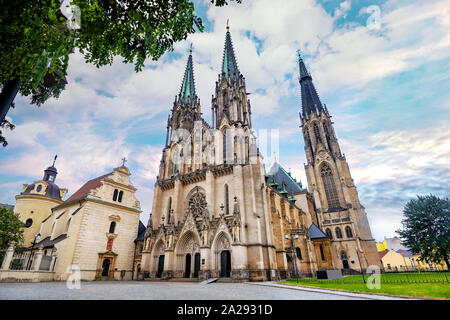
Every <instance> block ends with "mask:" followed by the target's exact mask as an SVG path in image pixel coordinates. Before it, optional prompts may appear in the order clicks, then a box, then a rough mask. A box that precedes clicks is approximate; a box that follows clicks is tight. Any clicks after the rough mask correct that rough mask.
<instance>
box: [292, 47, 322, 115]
mask: <svg viewBox="0 0 450 320" xmlns="http://www.w3.org/2000/svg"><path fill="white" fill-rule="evenodd" d="M297 55H298V66H299V72H300V77H299V80H300V87H301V92H302V113H303V117H305V116H306V115H307V114H310V113H313V112H316V111H319V112H321V111H323V110H324V108H323V106H322V102H320V99H319V95H318V94H317V92H316V89H315V88H314V84H313V82H312V77H311V74H310V73H309V72H308V69H306V66H305V62H304V61H303V58H302V56H301V54H300V50H297Z"/></svg>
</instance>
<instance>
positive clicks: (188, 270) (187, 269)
mask: <svg viewBox="0 0 450 320" xmlns="http://www.w3.org/2000/svg"><path fill="white" fill-rule="evenodd" d="M184 270H185V271H184V277H185V278H190V277H191V254H190V253H188V254H186V264H185V269H184Z"/></svg>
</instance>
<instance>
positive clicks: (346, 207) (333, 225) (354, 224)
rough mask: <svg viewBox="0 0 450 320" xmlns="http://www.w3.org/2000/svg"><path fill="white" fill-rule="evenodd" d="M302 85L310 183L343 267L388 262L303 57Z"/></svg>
mask: <svg viewBox="0 0 450 320" xmlns="http://www.w3.org/2000/svg"><path fill="white" fill-rule="evenodd" d="M299 67H300V86H301V88H302V113H301V114H300V120H301V124H302V125H301V127H302V130H303V137H304V141H305V153H306V159H307V164H306V165H305V171H306V177H307V180H308V189H309V192H310V193H312V195H313V198H314V205H315V208H316V212H317V216H318V220H319V226H320V227H321V228H322V229H323V230H324V231H325V232H326V233H327V235H328V236H329V237H330V238H331V239H332V246H333V251H334V252H335V253H336V254H335V255H334V258H335V261H334V262H335V265H336V266H337V267H338V268H343V269H347V268H351V269H359V262H360V263H361V265H362V268H363V269H366V268H367V267H368V266H369V265H377V266H379V267H382V264H381V262H380V258H379V257H378V254H377V249H376V244H375V239H373V237H372V233H371V230H370V226H369V222H368V219H367V214H366V212H365V210H364V207H363V206H362V205H361V203H360V201H359V197H358V192H357V190H356V186H355V184H354V181H353V179H352V177H351V174H350V169H349V166H348V163H347V160H346V158H345V155H343V154H342V153H341V150H340V146H339V143H338V140H337V137H336V134H335V131H334V128H333V123H332V121H331V116H330V114H329V112H328V109H327V107H326V106H325V105H322V103H321V101H320V99H319V97H318V95H317V92H316V90H315V88H314V85H313V83H312V78H311V75H310V74H309V72H308V71H307V69H306V67H305V64H304V62H303V59H302V58H301V57H299Z"/></svg>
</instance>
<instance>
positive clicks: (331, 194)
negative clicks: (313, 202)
mask: <svg viewBox="0 0 450 320" xmlns="http://www.w3.org/2000/svg"><path fill="white" fill-rule="evenodd" d="M320 173H321V175H322V182H323V187H324V189H325V195H326V197H327V202H328V208H329V209H330V208H337V207H339V197H338V194H337V190H336V185H335V183H334V177H333V173H332V171H331V168H330V167H329V166H328V165H326V164H324V165H323V166H322V170H321V171H320Z"/></svg>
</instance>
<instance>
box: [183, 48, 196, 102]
mask: <svg viewBox="0 0 450 320" xmlns="http://www.w3.org/2000/svg"><path fill="white" fill-rule="evenodd" d="M196 98H197V95H196V93H195V82H194V66H193V63H192V46H191V49H190V50H189V58H188V61H187V64H186V70H185V71H184V77H183V82H182V84H181V89H180V94H179V95H178V99H179V101H180V102H182V103H185V104H187V103H189V104H191V103H192V102H193V101H194V100H195V99H196Z"/></svg>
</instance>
